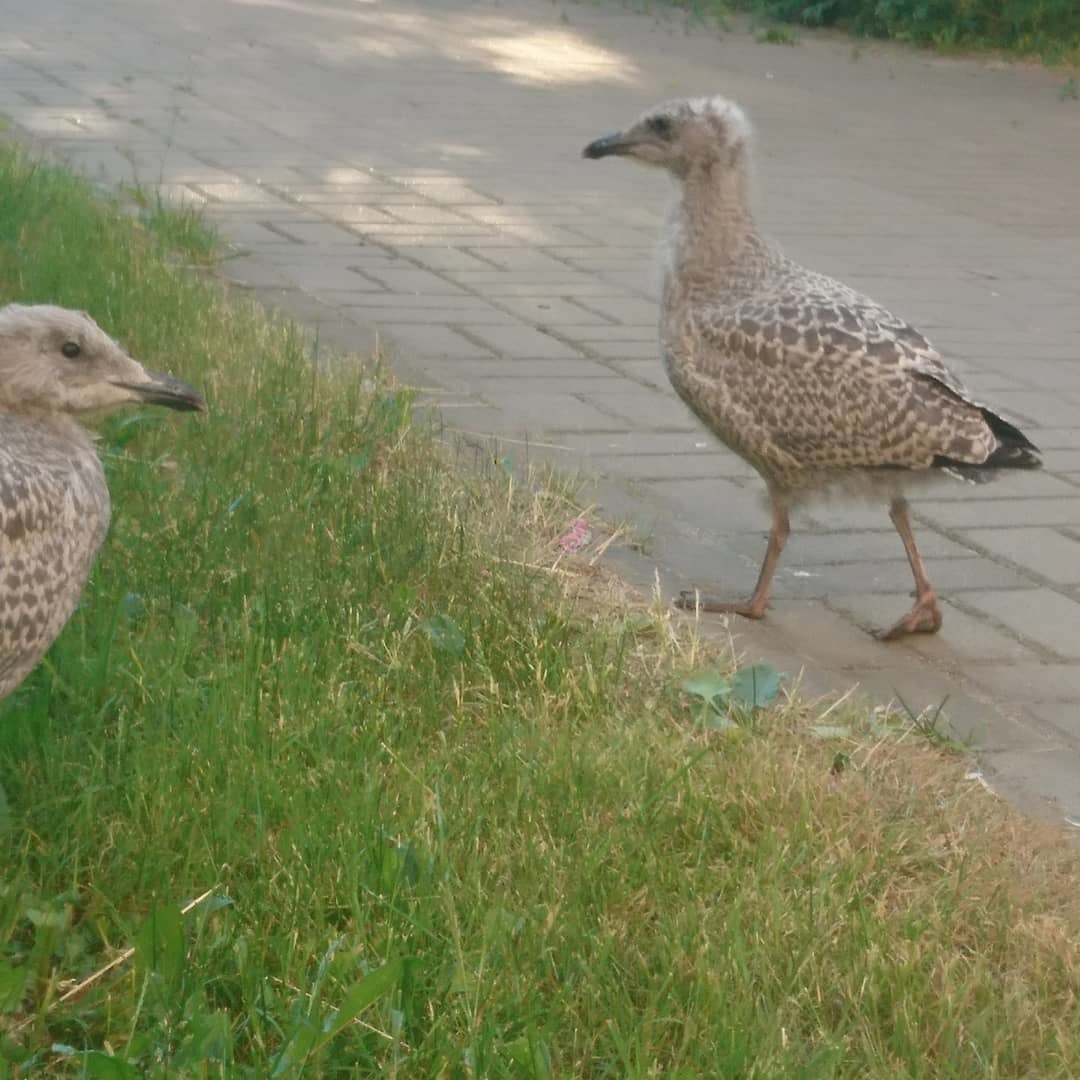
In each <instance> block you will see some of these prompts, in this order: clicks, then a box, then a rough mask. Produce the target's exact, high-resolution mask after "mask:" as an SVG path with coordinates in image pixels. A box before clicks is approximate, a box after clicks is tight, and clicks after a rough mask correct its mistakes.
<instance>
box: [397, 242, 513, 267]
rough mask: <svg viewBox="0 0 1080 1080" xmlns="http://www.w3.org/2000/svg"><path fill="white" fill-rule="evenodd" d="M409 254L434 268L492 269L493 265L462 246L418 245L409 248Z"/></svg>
mask: <svg viewBox="0 0 1080 1080" xmlns="http://www.w3.org/2000/svg"><path fill="white" fill-rule="evenodd" d="M409 256H410V257H411V258H413V259H415V260H416V261H417V262H418V263H422V264H423V265H424V266H427V267H430V268H431V269H432V270H492V269H494V267H493V265H492V264H491V263H490V262H488V261H487V260H486V259H483V258H481V257H479V256H477V255H474V254H472V253H471V252H468V251H462V250H461V249H460V248H456V247H451V246H449V245H446V246H444V247H438V246H435V245H432V246H431V247H422V246H420V245H417V246H415V247H411V248H410V249H409Z"/></svg>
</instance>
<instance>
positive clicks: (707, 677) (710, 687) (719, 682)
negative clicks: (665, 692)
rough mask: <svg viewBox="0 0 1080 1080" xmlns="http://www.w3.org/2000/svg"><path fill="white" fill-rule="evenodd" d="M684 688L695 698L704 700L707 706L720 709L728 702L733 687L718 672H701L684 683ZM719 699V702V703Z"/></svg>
mask: <svg viewBox="0 0 1080 1080" xmlns="http://www.w3.org/2000/svg"><path fill="white" fill-rule="evenodd" d="M682 688H683V689H684V690H685V691H686V692H687V693H688V694H693V695H694V696H695V697H699V698H702V699H703V700H704V701H705V702H706V703H707V704H709V705H715V706H716V707H717V708H719V707H720V705H722V704H723V703H724V702H725V701H727V698H728V695H729V694H730V693H731V686H730V684H729V683H728V681H727V679H725V678H724V677H723V676H722V675H721V674H720V673H719V672H717V671H699V672H698V673H697V674H696V675H691V676H690V677H689V678H688V679H686V680H684V681H683V684H682ZM717 698H719V699H720V700H719V702H717Z"/></svg>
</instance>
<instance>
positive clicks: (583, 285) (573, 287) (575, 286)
mask: <svg viewBox="0 0 1080 1080" xmlns="http://www.w3.org/2000/svg"><path fill="white" fill-rule="evenodd" d="M447 273H448V274H449V275H450V276H451V277H452V278H453V279H454V280H455V281H460V282H461V284H462V285H467V286H468V287H469V288H471V289H473V290H475V291H476V292H482V293H484V294H486V295H487V296H491V297H500V296H527V297H536V296H559V297H562V296H569V297H572V298H573V299H574V300H575V301H581V300H587V298H588V297H591V296H617V295H620V294H619V290H618V289H617V288H615V287H614V286H612V285H608V284H606V283H605V282H602V281H596V280H595V279H590V278H588V277H586V276H585V275H584V274H582V275H580V276H575V275H574V274H573V273H572V272H571V271H567V272H566V273H564V274H549V273H547V272H544V273H542V274H533V273H528V274H526V273H524V272H522V271H520V270H519V271H516V272H515V273H514V274H512V275H510V274H507V272H506V271H505V270H496V269H494V268H492V269H489V270H460V271H459V270H456V269H450V270H447Z"/></svg>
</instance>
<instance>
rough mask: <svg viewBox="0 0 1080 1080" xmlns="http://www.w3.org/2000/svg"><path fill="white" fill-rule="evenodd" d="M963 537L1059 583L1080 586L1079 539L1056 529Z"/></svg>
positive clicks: (982, 532)
mask: <svg viewBox="0 0 1080 1080" xmlns="http://www.w3.org/2000/svg"><path fill="white" fill-rule="evenodd" d="M964 537H965V539H968V540H971V541H972V542H973V543H975V544H978V545H979V547H981V548H984V549H986V550H987V551H989V552H991V553H993V554H995V555H1000V556H1002V557H1003V558H1006V559H1008V560H1009V561H1010V562H1012V563H1015V564H1016V565H1017V566H1022V567H1024V568H1025V569H1026V570H1030V571H1032V572H1033V573H1036V574H1039V575H1040V576H1041V577H1045V578H1049V579H1050V580H1051V581H1054V582H1057V583H1058V584H1061V585H1075V584H1080V540H1076V539H1074V538H1073V537H1070V536H1066V535H1065V534H1063V533H1060V532H1058V531H1056V530H1055V529H1046V528H1019V529H969V530H967V531H966V532H965V533H964Z"/></svg>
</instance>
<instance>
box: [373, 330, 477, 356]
mask: <svg viewBox="0 0 1080 1080" xmlns="http://www.w3.org/2000/svg"><path fill="white" fill-rule="evenodd" d="M380 330H381V332H382V333H383V334H384V335H385V336H386V338H387V340H388V342H390V343H392V344H393V346H394V347H395V349H397V350H401V351H404V352H405V353H408V354H411V355H419V356H431V357H436V358H438V357H445V356H460V357H465V358H468V359H475V358H477V357H483V356H493V355H494V353H493V352H492V350H491V349H486V348H484V347H482V346H480V345H477V344H476V342H475V341H470V340H469V339H468V338H464V337H462V336H461V335H460V334H459V333H457V332H456V331H454V330H451V329H450V328H449V327H448V326H440V325H439V324H438V323H432V324H422V323H394V322H384V323H382V325H381V326H380Z"/></svg>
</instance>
